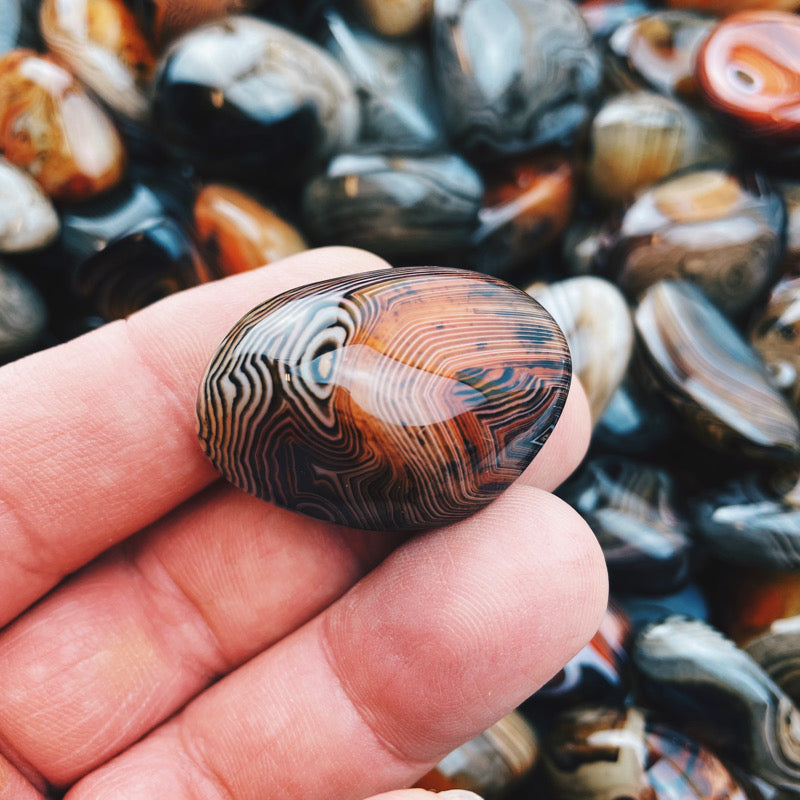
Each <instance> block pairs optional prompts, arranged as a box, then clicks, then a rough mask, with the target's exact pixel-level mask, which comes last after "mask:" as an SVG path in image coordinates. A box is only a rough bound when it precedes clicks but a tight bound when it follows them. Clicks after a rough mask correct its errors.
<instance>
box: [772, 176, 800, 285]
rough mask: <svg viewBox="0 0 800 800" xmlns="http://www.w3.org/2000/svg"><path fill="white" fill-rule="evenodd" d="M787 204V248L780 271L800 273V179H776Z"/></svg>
mask: <svg viewBox="0 0 800 800" xmlns="http://www.w3.org/2000/svg"><path fill="white" fill-rule="evenodd" d="M776 185H777V188H778V191H779V192H780V194H781V195H782V197H783V201H784V203H785V204H786V250H785V251H784V254H783V261H782V262H781V269H780V271H781V272H782V273H783V274H785V275H800V180H778V181H776Z"/></svg>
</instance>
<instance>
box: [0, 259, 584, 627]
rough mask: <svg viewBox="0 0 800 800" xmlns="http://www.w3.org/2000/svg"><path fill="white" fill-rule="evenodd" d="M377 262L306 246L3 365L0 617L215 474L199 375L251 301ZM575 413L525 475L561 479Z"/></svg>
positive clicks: (576, 443)
mask: <svg viewBox="0 0 800 800" xmlns="http://www.w3.org/2000/svg"><path fill="white" fill-rule="evenodd" d="M382 266H385V262H383V261H382V260H380V259H378V258H377V257H375V256H373V255H371V254H368V253H365V252H362V251H357V250H352V249H349V248H327V249H324V250H319V251H312V252H309V253H303V254H300V255H298V256H294V257H292V258H290V259H287V260H285V261H283V262H281V264H280V265H273V267H271V268H268V269H263V270H257V271H255V272H251V273H246V274H244V275H239V276H235V277H234V278H231V279H228V280H225V281H220V282H216V283H214V284H208V285H206V286H201V287H198V288H197V289H194V290H191V291H188V292H184V293H181V294H180V295H175V296H173V297H170V298H167V299H166V300H164V301H162V302H161V303H157V304H155V305H154V306H151V307H149V308H147V309H145V310H144V311H142V312H140V313H139V314H136V315H134V316H133V317H131V319H130V320H129V321H128V322H127V323H123V322H119V323H114V324H111V325H108V326H105V327H104V328H102V329H100V330H99V331H96V332H94V333H93V334H90V335H88V336H85V337H82V338H80V339H78V340H76V341H73V342H70V343H67V344H65V345H63V346H61V347H58V348H53V349H51V350H49V351H45V352H43V353H39V354H37V355H35V356H32V357H30V358H28V359H23V360H22V361H19V362H15V363H13V364H11V365H8V366H7V367H4V368H3V369H2V370H0V396H3V398H4V402H3V404H2V405H1V406H0V441H2V442H3V449H2V452H1V453H0V530H2V533H3V535H2V537H0V625H3V624H5V623H6V622H8V621H9V620H11V619H13V618H14V617H15V616H16V615H17V614H19V613H20V612H21V611H22V610H23V609H24V608H26V607H27V606H28V605H29V604H30V603H32V602H33V601H34V600H36V599H38V598H39V597H41V596H42V595H43V594H44V593H45V592H47V591H48V590H49V589H50V588H51V587H52V586H54V585H55V584H56V583H57V582H58V581H59V580H60V579H61V578H62V577H63V576H64V575H66V574H68V573H70V572H72V571H74V570H75V569H77V568H78V567H80V566H82V565H83V564H85V563H87V562H88V561H90V560H91V559H92V558H93V557H95V556H96V555H97V554H98V553H100V552H102V551H103V550H105V549H107V548H108V547H109V546H111V545H113V544H114V543H116V542H118V541H120V540H121V539H124V538H126V537H127V536H129V535H130V534H132V533H133V532H135V531H136V530H138V529H140V528H142V527H144V526H145V525H148V524H150V523H152V522H153V521H154V520H156V519H158V518H159V517H160V516H162V515H163V514H165V513H166V512H168V511H169V510H170V509H172V508H173V507H175V506H176V505H178V504H179V503H181V502H183V501H184V500H186V499H187V498H188V497H190V496H191V495H193V494H194V493H196V492H198V491H200V490H201V489H202V488H203V487H204V486H206V485H208V484H209V483H210V482H211V481H213V480H214V478H215V473H214V471H213V469H212V468H211V466H210V464H209V463H208V461H207V460H206V459H205V457H204V456H203V455H202V453H201V450H200V448H199V446H198V444H197V440H196V434H195V430H194V405H195V397H196V392H197V386H198V384H199V381H200V377H201V375H202V372H203V369H204V368H205V365H206V363H207V360H208V358H209V357H210V354H211V353H212V352H213V350H214V348H215V347H216V346H217V344H218V343H219V341H220V340H221V339H222V337H223V336H224V334H225V332H226V331H227V330H228V328H229V327H230V326H231V325H232V324H233V323H234V322H235V321H236V320H237V319H238V318H239V317H240V316H241V315H242V314H243V313H244V312H245V311H246V310H248V309H249V308H250V307H251V306H252V305H254V304H255V303H256V302H257V301H260V300H263V299H265V298H267V297H268V296H270V295H273V294H276V293H278V292H280V291H283V290H285V289H288V288H290V287H291V286H294V285H298V284H302V283H307V282H309V281H312V280H316V279H320V278H322V277H327V276H332V275H337V274H350V273H354V272H358V271H363V270H369V269H377V268H380V267H382ZM23 388H25V389H27V391H21V389H23ZM573 396H575V392H573ZM579 403H580V401H579V400H574V401H573V402H572V405H571V406H570V405H568V409H570V408H572V409H575V408H576V406H577V405H579ZM581 414H582V411H581V412H578V413H571V414H565V416H566V417H567V419H568V420H569V419H571V420H573V422H572V423H565V424H564V425H562V426H561V428H559V427H557V428H556V431H555V432H554V434H553V436H552V437H551V439H552V440H553V441H552V442H549V443H548V444H547V445H546V446H545V448H544V449H543V451H542V453H541V454H540V457H539V458H538V459H537V462H539V463H538V465H537V466H536V467H535V469H534V470H533V472H532V473H531V474H530V475H529V476H526V480H527V481H528V482H533V483H536V484H538V485H542V486H552V485H556V484H557V483H558V482H560V478H559V477H558V476H559V475H561V474H562V473H563V472H564V468H565V465H567V464H570V463H571V462H572V461H574V460H575V458H574V453H576V452H577V451H579V450H581V448H582V446H583V445H581V444H580V442H581V441H582V438H581V435H579V434H575V435H572V434H570V435H567V436H562V435H561V434H560V431H561V429H562V428H563V429H564V430H567V431H574V430H575V429H576V425H577V427H579V424H577V423H575V422H574V420H577V419H579V418H580V416H581ZM561 448H563V449H564V451H565V455H563V454H562V455H559V454H560V450H561Z"/></svg>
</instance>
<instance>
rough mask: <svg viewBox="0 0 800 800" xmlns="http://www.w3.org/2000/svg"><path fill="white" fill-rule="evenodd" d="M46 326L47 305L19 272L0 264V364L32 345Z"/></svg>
mask: <svg viewBox="0 0 800 800" xmlns="http://www.w3.org/2000/svg"><path fill="white" fill-rule="evenodd" d="M46 325H47V306H46V305H45V302H44V299H43V298H42V296H41V294H40V293H39V291H38V290H37V288H36V287H35V286H34V285H33V284H32V283H31V282H30V281H29V280H28V279H27V278H26V277H25V276H24V275H22V274H21V273H20V272H18V271H17V270H15V269H10V268H9V267H6V266H4V265H3V264H0V363H2V362H3V361H4V360H6V359H9V358H12V357H16V356H18V355H20V354H21V353H24V352H25V351H26V350H27V349H29V348H30V347H32V346H33V345H34V344H35V343H36V341H37V340H38V339H39V338H40V337H41V335H42V334H43V333H44V329H45V326H46Z"/></svg>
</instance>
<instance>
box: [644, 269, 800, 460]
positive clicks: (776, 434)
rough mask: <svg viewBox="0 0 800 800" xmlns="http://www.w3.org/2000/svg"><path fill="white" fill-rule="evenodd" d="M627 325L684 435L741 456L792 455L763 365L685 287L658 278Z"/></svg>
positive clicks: (792, 430)
mask: <svg viewBox="0 0 800 800" xmlns="http://www.w3.org/2000/svg"><path fill="white" fill-rule="evenodd" d="M634 322H635V325H636V330H637V332H638V334H639V337H640V341H641V343H642V345H643V347H642V352H643V354H644V355H645V359H646V363H647V365H648V367H649V374H650V375H651V376H652V378H653V379H654V381H655V383H656V385H657V386H659V387H660V389H661V390H662V391H663V392H664V396H665V397H666V398H667V399H668V400H669V401H670V402H671V404H672V405H673V407H674V408H675V409H676V411H677V412H678V414H679V415H680V416H681V417H682V418H683V419H684V420H685V421H686V422H687V423H688V425H689V426H690V429H691V430H692V432H693V433H694V434H695V435H696V436H698V437H699V438H700V439H701V440H702V441H705V442H707V443H708V444H711V445H713V446H716V447H718V448H722V449H723V450H724V451H726V452H728V453H731V454H734V455H737V456H739V457H741V456H742V455H746V456H749V457H753V458H766V459H779V460H780V459H786V458H797V457H798V456H799V455H800V423H798V419H797V416H796V415H795V413H794V412H793V411H792V409H791V407H790V406H789V404H788V403H787V402H786V400H785V399H784V398H783V397H782V396H781V395H780V394H779V393H778V391H777V390H776V389H773V388H772V386H771V384H770V381H769V374H768V372H767V369H766V366H765V365H764V363H763V361H762V360H761V359H760V358H759V357H758V355H757V354H756V353H755V351H754V350H752V348H750V347H749V345H748V344H747V342H745V340H744V339H743V338H742V336H741V334H740V333H739V332H738V331H737V330H736V329H735V328H734V327H733V325H731V323H730V322H729V321H728V320H727V319H726V318H725V317H724V316H723V315H722V313H721V312H720V311H719V310H718V309H717V308H716V307H715V306H714V305H713V303H711V302H710V301H709V299H708V298H707V297H706V296H705V295H704V294H703V293H702V291H700V289H698V288H697V287H696V286H694V285H693V284H691V283H689V282H687V281H660V282H659V283H657V284H656V285H655V286H652V287H651V288H650V289H648V291H647V292H646V293H645V295H644V297H643V299H642V301H641V302H640V303H639V306H638V307H637V309H636V311H635V314H634Z"/></svg>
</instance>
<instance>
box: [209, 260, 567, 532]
mask: <svg viewBox="0 0 800 800" xmlns="http://www.w3.org/2000/svg"><path fill="white" fill-rule="evenodd" d="M570 376H571V362H570V355H569V348H568V346H567V343H566V340H565V339H564V336H563V334H562V332H561V330H560V329H559V328H558V326H557V325H556V323H555V322H554V321H553V319H552V318H551V317H550V316H549V314H548V313H547V312H546V311H545V310H544V309H543V308H542V307H541V306H540V305H539V304H538V303H537V302H536V301H535V300H533V299H532V298H531V297H529V296H527V295H526V294H525V293H524V292H521V291H519V290H517V289H515V288H513V287H512V286H510V285H508V284H506V283H504V282H503V281H500V280H498V279H496V278H490V277H488V276H485V275H481V274H478V273H474V272H469V271H464V270H454V269H444V268H437V267H408V268H403V269H390V270H381V271H377V272H371V273H364V274H361V275H354V276H351V277H346V278H336V279H331V280H327V281H322V282H320V283H315V284H311V285H309V286H305V287H302V288H300V289H295V290H292V291H290V292H287V293H284V294H282V295H279V296H278V297H275V298H273V299H271V300H268V301H267V302H265V303H262V304H261V305H259V306H257V307H256V308H254V309H253V310H252V311H251V312H250V313H248V314H247V315H246V316H245V317H243V318H242V319H241V320H240V321H239V323H238V324H237V325H236V326H235V327H234V328H233V329H232V330H231V332H230V333H229V334H228V336H227V337H226V339H225V340H224V341H223V343H222V344H221V345H220V347H219V349H218V351H217V353H216V354H215V355H214V357H213V359H212V360H211V363H210V364H209V366H208V369H207V371H206V374H205V377H204V378H203V382H202V385H201V388H200V393H199V398H198V405H197V417H198V431H199V435H200V439H201V442H202V445H203V448H204V450H205V452H206V454H207V455H208V457H209V458H210V459H211V461H212V462H213V463H214V465H215V466H216V468H217V469H218V470H219V471H220V472H221V473H222V474H223V475H224V476H225V477H226V478H227V479H228V480H229V481H231V482H232V483H233V484H235V485H236V486H238V487H239V488H241V489H244V490H245V491H247V492H249V493H251V494H254V495H256V496H258V497H261V498H263V499H265V500H268V501H271V502H274V503H276V504H277V505H279V506H282V507H284V508H288V509H292V510H295V511H299V512H302V513H304V514H308V515H310V516H313V517H317V518H320V519H324V520H328V521H331V522H335V523H339V524H343V525H348V526H352V527H357V528H364V529H387V530H416V529H424V528H428V527H431V526H434V525H441V524H445V523H449V522H454V521H456V520H459V519H462V518H463V517H466V516H467V515H469V514H471V513H472V512H474V511H477V510H478V509H480V508H482V507H483V506H485V505H486V504H487V503H489V502H490V501H491V500H492V499H493V498H495V497H496V496H497V495H498V494H499V493H500V492H502V491H503V490H504V489H505V488H506V487H507V486H508V485H509V484H510V483H511V482H512V481H514V480H515V479H516V478H517V477H518V476H519V475H520V473H521V472H522V471H523V470H524V469H525V467H526V466H527V465H528V464H529V463H530V461H531V460H532V459H533V457H534V456H535V455H536V453H537V452H538V450H539V449H540V448H541V446H542V445H543V444H544V442H545V441H546V440H547V438H548V436H549V435H550V432H551V431H552V429H553V427H554V425H555V424H556V421H557V420H558V417H559V415H560V413H561V410H562V408H563V406H564V402H565V400H566V396H567V390H568V387H569V382H570Z"/></svg>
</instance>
